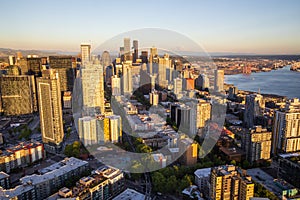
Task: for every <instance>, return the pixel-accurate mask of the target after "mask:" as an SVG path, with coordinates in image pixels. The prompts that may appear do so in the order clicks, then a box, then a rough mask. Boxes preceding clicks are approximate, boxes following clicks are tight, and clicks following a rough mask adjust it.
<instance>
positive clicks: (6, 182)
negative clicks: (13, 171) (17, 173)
mask: <svg viewBox="0 0 300 200" xmlns="http://www.w3.org/2000/svg"><path fill="white" fill-rule="evenodd" d="M0 186H1V187H2V188H4V189H7V188H10V176H9V175H8V174H7V173H5V172H0Z"/></svg>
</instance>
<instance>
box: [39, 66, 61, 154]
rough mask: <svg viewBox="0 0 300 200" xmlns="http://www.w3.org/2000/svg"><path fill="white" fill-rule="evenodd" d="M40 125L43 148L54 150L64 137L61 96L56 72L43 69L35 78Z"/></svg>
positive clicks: (58, 147)
mask: <svg viewBox="0 0 300 200" xmlns="http://www.w3.org/2000/svg"><path fill="white" fill-rule="evenodd" d="M37 88H38V102H39V113H40V126H41V132H42V139H43V143H44V144H45V149H46V150H47V151H49V152H53V153H54V152H56V151H57V150H59V149H60V145H61V143H62V141H63V138H64V128H63V119H62V117H63V116H62V98H61V92H60V82H59V76H58V73H56V71H55V70H54V69H49V70H44V71H43V73H42V77H40V78H37Z"/></svg>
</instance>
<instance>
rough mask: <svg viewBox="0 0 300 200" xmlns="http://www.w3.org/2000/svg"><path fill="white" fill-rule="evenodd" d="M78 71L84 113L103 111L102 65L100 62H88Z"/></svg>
mask: <svg viewBox="0 0 300 200" xmlns="http://www.w3.org/2000/svg"><path fill="white" fill-rule="evenodd" d="M80 72H81V74H80V76H81V84H82V96H83V99H82V100H83V101H82V103H83V111H84V114H85V115H90V114H94V113H98V114H99V113H104V103H105V102H104V80H103V79H104V77H103V67H102V66H101V65H100V64H88V65H86V66H84V67H82V68H81V69H80Z"/></svg>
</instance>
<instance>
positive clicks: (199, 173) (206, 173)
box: [194, 167, 211, 178]
mask: <svg viewBox="0 0 300 200" xmlns="http://www.w3.org/2000/svg"><path fill="white" fill-rule="evenodd" d="M210 172H211V168H210V167H209V168H203V169H197V170H196V171H195V172H194V174H195V176H197V177H198V178H200V177H207V176H210Z"/></svg>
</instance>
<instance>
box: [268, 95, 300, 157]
mask: <svg viewBox="0 0 300 200" xmlns="http://www.w3.org/2000/svg"><path fill="white" fill-rule="evenodd" d="M272 146H273V147H272V152H273V153H277V151H279V152H284V153H291V152H296V151H300V101H299V99H292V100H289V101H287V103H286V106H285V108H284V109H281V110H278V111H276V112H275V118H274V126H273V145H272Z"/></svg>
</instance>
